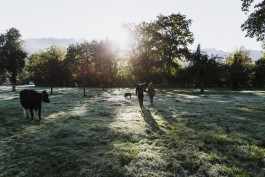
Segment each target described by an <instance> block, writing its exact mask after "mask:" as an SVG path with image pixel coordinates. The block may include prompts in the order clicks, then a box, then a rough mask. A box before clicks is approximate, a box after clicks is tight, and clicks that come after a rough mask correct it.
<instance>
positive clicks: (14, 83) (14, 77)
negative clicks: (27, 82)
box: [11, 74, 17, 92]
mask: <svg viewBox="0 0 265 177" xmlns="http://www.w3.org/2000/svg"><path fill="white" fill-rule="evenodd" d="M16 80H17V77H16V76H15V75H14V74H12V76H11V82H12V92H15V91H16Z"/></svg>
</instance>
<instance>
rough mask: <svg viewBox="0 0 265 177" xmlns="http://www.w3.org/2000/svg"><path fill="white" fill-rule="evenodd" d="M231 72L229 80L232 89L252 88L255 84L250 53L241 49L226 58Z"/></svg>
mask: <svg viewBox="0 0 265 177" xmlns="http://www.w3.org/2000/svg"><path fill="white" fill-rule="evenodd" d="M226 63H227V65H228V70H229V80H230V84H231V88H232V89H239V88H241V87H242V86H251V85H252V84H253V83H252V81H253V77H254V73H253V63H252V61H251V58H250V57H249V51H248V50H246V49H245V48H243V47H241V48H240V49H239V50H236V51H235V52H234V53H232V54H230V55H228V56H227V57H226Z"/></svg>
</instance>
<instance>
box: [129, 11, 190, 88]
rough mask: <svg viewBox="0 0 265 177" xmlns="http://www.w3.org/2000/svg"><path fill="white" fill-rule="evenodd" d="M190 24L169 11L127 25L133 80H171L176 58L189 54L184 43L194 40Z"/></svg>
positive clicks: (181, 16)
mask: <svg viewBox="0 0 265 177" xmlns="http://www.w3.org/2000/svg"><path fill="white" fill-rule="evenodd" d="M190 25H191V20H187V19H186V16H185V15H181V14H172V15H169V16H163V15H160V16H158V17H157V20H155V21H154V22H150V23H146V22H143V23H141V24H139V25H136V26H130V29H131V31H132V32H133V34H134V41H133V42H134V43H133V44H134V45H133V54H132V58H131V65H132V72H133V74H135V76H136V79H137V80H145V81H147V80H158V81H157V82H160V81H162V82H163V81H167V83H165V84H167V85H169V84H172V82H174V81H173V80H174V76H175V74H176V72H177V69H179V63H178V62H179V61H180V60H181V58H183V57H187V56H188V55H189V50H188V48H187V46H188V45H189V44H192V43H193V40H194V39H193V34H192V32H190V30H189V26H190ZM159 78H160V79H159ZM162 82H160V83H162Z"/></svg>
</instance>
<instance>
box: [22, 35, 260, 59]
mask: <svg viewBox="0 0 265 177" xmlns="http://www.w3.org/2000/svg"><path fill="white" fill-rule="evenodd" d="M84 41H85V39H74V38H69V39H57V38H30V39H25V40H24V42H25V49H26V51H27V52H28V53H29V54H32V53H34V52H38V51H40V50H44V49H46V48H48V47H50V46H51V45H58V46H61V47H62V48H65V49H66V48H67V47H68V46H69V45H70V44H75V43H81V42H84ZM202 50H203V51H205V52H207V53H208V54H209V55H211V54H213V55H219V56H221V57H226V56H227V55H229V54H230V53H231V52H227V51H222V50H218V49H215V48H205V49H202ZM250 57H251V58H252V60H253V61H256V60H258V59H259V58H260V57H261V51H257V50H251V51H250Z"/></svg>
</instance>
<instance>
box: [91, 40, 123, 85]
mask: <svg viewBox="0 0 265 177" xmlns="http://www.w3.org/2000/svg"><path fill="white" fill-rule="evenodd" d="M90 52H91V57H92V63H93V66H94V70H95V71H96V72H97V73H98V79H97V82H98V83H97V84H98V85H99V86H101V87H103V90H104V87H106V86H108V85H112V84H113V82H114V80H115V79H116V75H117V72H118V71H117V57H116V54H115V52H114V48H112V45H111V43H110V41H108V40H106V41H100V42H97V41H92V42H90Z"/></svg>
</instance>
